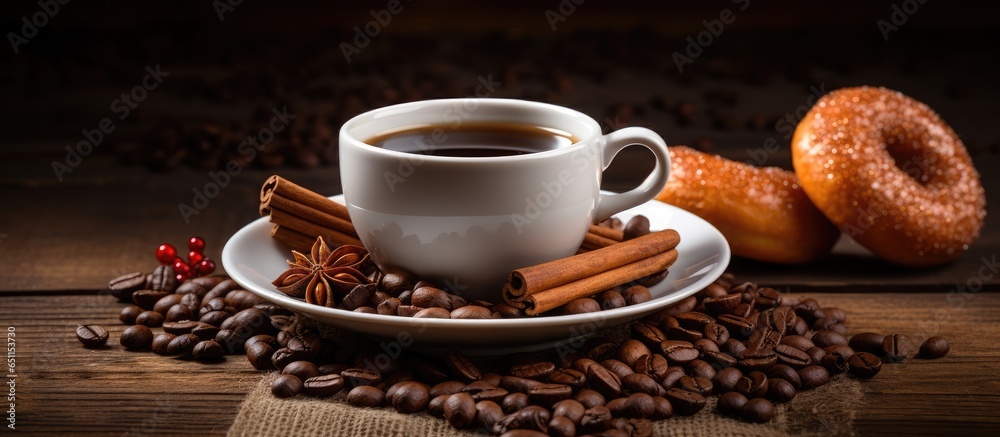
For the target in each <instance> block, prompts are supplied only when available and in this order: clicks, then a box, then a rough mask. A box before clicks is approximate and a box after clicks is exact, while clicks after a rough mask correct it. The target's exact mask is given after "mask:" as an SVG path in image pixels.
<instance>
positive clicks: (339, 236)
mask: <svg viewBox="0 0 1000 437" xmlns="http://www.w3.org/2000/svg"><path fill="white" fill-rule="evenodd" d="M271 223H275V224H278V225H280V226H282V227H287V228H289V229H291V230H293V231H297V232H299V233H301V234H304V235H307V236H310V237H313V236H315V237H323V239H324V240H326V242H327V244H329V245H330V246H331V247H335V246H340V245H342V244H350V245H354V246H359V247H364V246H363V245H362V244H361V240H359V239H357V238H355V237H352V236H350V235H346V234H344V233H342V232H338V231H335V230H333V229H330V228H326V227H324V226H321V225H318V224H316V223H313V222H311V221H309V220H306V219H303V218H301V217H299V216H296V215H293V214H290V213H287V212H285V211H283V210H280V209H271ZM314 241H315V240H314Z"/></svg>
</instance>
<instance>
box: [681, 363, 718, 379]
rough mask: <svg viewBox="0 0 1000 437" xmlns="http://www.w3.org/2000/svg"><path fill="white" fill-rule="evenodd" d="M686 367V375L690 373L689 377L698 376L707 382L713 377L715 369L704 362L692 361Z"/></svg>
mask: <svg viewBox="0 0 1000 437" xmlns="http://www.w3.org/2000/svg"><path fill="white" fill-rule="evenodd" d="M687 367H688V373H690V374H691V376H700V377H702V378H705V379H709V380H710V379H712V378H714V377H715V372H716V370H715V367H713V366H712V365H711V364H709V363H708V362H707V361H705V360H694V361H692V362H690V363H688V365H687Z"/></svg>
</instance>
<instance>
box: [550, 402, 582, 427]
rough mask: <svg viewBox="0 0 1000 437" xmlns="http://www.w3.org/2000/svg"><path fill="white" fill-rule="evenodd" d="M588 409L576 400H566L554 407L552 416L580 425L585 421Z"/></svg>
mask: <svg viewBox="0 0 1000 437" xmlns="http://www.w3.org/2000/svg"><path fill="white" fill-rule="evenodd" d="M585 410H586V407H584V406H583V404H581V403H580V402H579V401H577V400H575V399H564V400H561V401H559V402H556V403H555V404H554V405H552V416H553V417H557V416H564V417H566V418H567V419H569V420H570V421H571V422H573V424H579V423H580V420H581V419H583V413H584V411H585Z"/></svg>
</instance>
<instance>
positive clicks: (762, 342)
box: [744, 326, 782, 357]
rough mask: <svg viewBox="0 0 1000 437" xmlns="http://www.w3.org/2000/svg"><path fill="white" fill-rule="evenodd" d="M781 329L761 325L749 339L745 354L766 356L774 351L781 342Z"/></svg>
mask: <svg viewBox="0 0 1000 437" xmlns="http://www.w3.org/2000/svg"><path fill="white" fill-rule="evenodd" d="M781 337H782V334H781V331H778V330H775V329H772V328H769V327H766V326H761V327H759V328H758V329H757V330H756V331H754V333H753V334H751V335H750V338H748V339H747V352H746V353H745V354H744V356H745V357H746V356H758V357H759V356H764V355H770V354H771V353H773V352H774V348H775V346H778V344H780V343H781Z"/></svg>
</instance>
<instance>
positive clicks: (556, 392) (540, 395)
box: [528, 383, 573, 407]
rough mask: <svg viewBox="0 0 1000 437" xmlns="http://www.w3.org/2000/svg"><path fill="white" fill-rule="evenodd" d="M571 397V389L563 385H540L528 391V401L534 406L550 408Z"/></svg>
mask: <svg viewBox="0 0 1000 437" xmlns="http://www.w3.org/2000/svg"><path fill="white" fill-rule="evenodd" d="M572 396H573V387H570V386H568V385H563V384H548V383H546V384H542V385H539V386H536V387H532V388H531V389H528V400H529V401H530V402H531V403H532V404H535V405H541V406H543V407H551V406H552V405H553V404H555V403H556V402H559V401H561V400H564V399H569V398H571V397H572Z"/></svg>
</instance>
